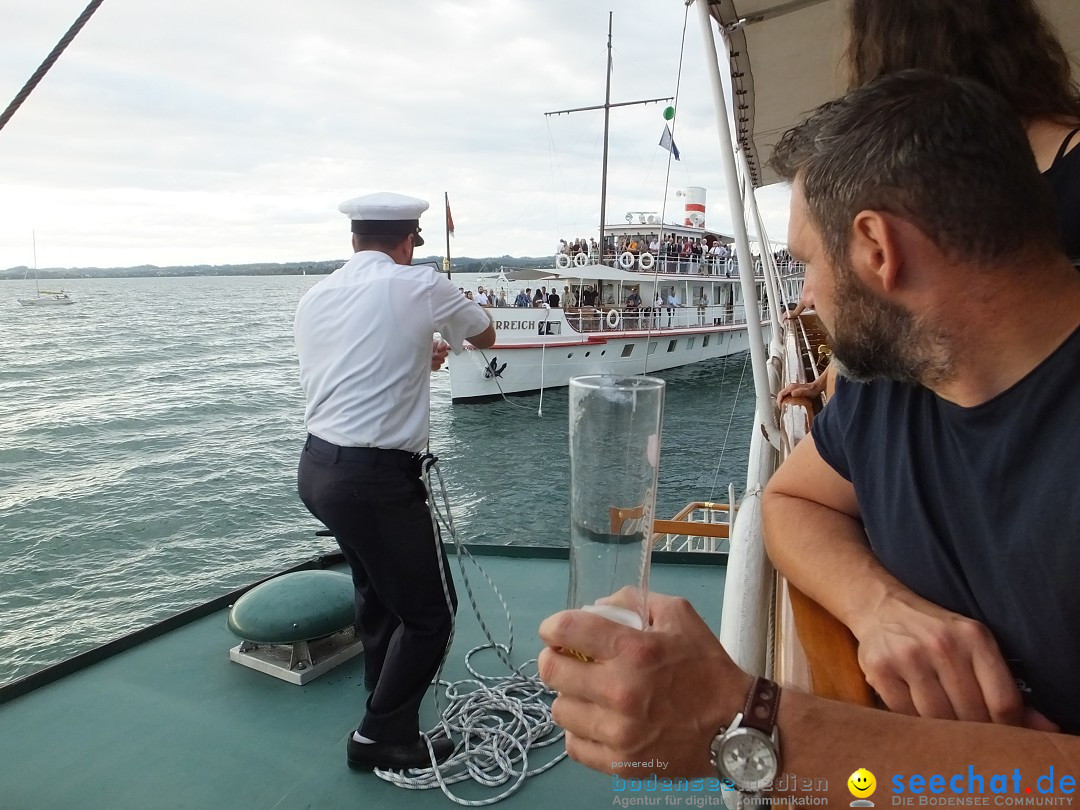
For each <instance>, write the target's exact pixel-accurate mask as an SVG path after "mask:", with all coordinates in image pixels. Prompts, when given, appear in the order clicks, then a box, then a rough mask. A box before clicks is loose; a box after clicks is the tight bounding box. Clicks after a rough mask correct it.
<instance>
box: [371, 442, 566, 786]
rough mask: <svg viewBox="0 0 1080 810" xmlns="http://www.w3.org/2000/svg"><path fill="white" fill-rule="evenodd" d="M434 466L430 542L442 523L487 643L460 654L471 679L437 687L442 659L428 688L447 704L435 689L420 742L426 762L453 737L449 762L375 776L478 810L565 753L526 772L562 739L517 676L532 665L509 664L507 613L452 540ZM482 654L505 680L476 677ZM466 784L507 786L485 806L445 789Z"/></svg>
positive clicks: (545, 698)
mask: <svg viewBox="0 0 1080 810" xmlns="http://www.w3.org/2000/svg"><path fill="white" fill-rule="evenodd" d="M437 462H438V459H436V458H435V457H434V456H431V455H430V454H428V456H427V457H426V459H425V461H424V467H423V474H424V485H425V487H426V488H427V493H428V505H429V508H430V511H431V525H432V529H433V531H434V534H435V542H436V543H440V542H441V532H440V524H442V526H445V528H446V531H447V534H448V535H449V537H450V539H451V540H452V541H453V542H454V546H455V548H456V549H457V554H456V556H457V560H458V566H459V567H460V569H461V577H462V582H463V583H464V585H465V591H466V593H467V594H468V596H469V604H470V605H472V609H473V613H474V614H475V615H476V618H477V620H478V621H479V622H480V628H481V630H483V632H484V637H485V638H486V639H487V643H486V644H481V645H479V646H477V647H473V648H472V649H471V650H469V651H468V652H467V653H466V654H465V667H466V668H467V669H468V670H469V674H470V675H472V676H473V677H472V678H466V679H464V680H461V681H457V682H456V683H450V682H449V681H445V680H443V679H442V669H443V664H445V662H446V659H445V657H444V658H443V663H442V664H440V665H439V672H438V674H437V675H436V676H435V683H436V684H437V686H438V687H439V688H442V690H443V692H442V694H443V696H444V697H445V698H446V699H447V700H448V701H449V703H448V705H447V706H446V708H440V702H441V701H440V699H439V698H440V695H439V690H438V689H436V691H435V708H436V710H437V711H438V712H439V714H440V717H441V719H440V721H439V723H438V725H437V726H436V727H435V728H434V729H432V730H431V731H430V732H428V733H427V734H425V735H424V738H425V743H426V744H427V747H428V755H429V756H430V757H431V759H432V762H433V763H434V760H435V754H434V751H433V749H432V747H431V741H432V740H433V739H439V738H441V737H450V735H451V734H454V735H460V736H461V741H460V742H459V743H458V744H457V747H456V748H455V749H454V753H453V755H452V756H451V757H450V758H449V759H447V760H446V761H445V762H443V763H441V764H439V765H433V766H432V767H428V768H413V769H411V770H408V771H405V772H401V771H387V770H376V771H375V773H376V775H378V776H379V778H380V779H384V780H386V781H387V782H390V783H391V784H394V785H397V786H398V787H402V788H406V789H408V790H431V789H434V788H436V787H437V788H439V789H440V790H442V792H443V793H444V794H445V795H446V797H447V798H448V799H450V800H451V801H452V802H454V803H456V804H460V805H464V806H466V807H483V806H484V805H489V804H494V803H495V802H498V801H501V800H503V799H505V798H506V797H508V796H510V795H512V794H513V793H514V792H515V791H517V790H518V788H520V787H521V785H522V784H523V783H524V781H525V778H526V777H528V776H535V775H537V774H540V773H543V772H544V771H546V770H549V769H550V768H553V767H555V765H556V764H558V763H559V762H560V761H562V760H563V759H564V758H565V757H566V751H565V750H564V751H561V752H560V753H559V754H558V755H557V756H556V757H554V758H553V759H551V760H550V761H549V762H547V763H545V764H543V765H541V766H539V767H536V768H533V769H532V770H530V769H529V753H530V751H533V750H534V749H538V748H544V747H547V746H549V745H554V744H556V743H558V742H559V741H561V740H562V739H563V736H564V732H563V731H562V729H560V728H559V727H558V726H556V725H555V722H554V721H553V720H552V718H551V701H552V700H553V699H554V697H555V693H554V692H552V691H551V690H549V689H548V688H547V687H546V686H544V684H543V683H542V682H541V681H540V679H539V677H538V676H537V675H535V674H526V673H525V672H523V670H524V669H525V668H526V667H531V668H533V669H535V668H534V667H533V665H535V664H536V659H535V658H532V659H530V660H528V661H526V662H525V663H523V664H521V665H520V666H515V665H514V664H513V662H512V661H511V658H510V655H511V652H512V651H513V646H514V624H513V618H512V617H511V615H510V609H509V608H508V607H507V605H506V600H504V599H503V597H502V594H501V593H500V592H499V589H498V588H497V587H496V586H495V583H494V582H492V581H491V578H490V577H489V576H488V575H487V573H486V572H485V571H484V569H483V568H481V567H480V564H479V563H478V562H477V561H476V558H475V557H473V556H472V555H471V554H469V552H468V550H467V549H466V548H464V546H463V545H462V544H461V543H459V542H458V541H457V532H456V529H455V527H454V519H453V515H452V514H451V512H450V501H449V498H448V496H447V494H446V486H445V484H444V483H443V478H442V473H441V472H440V471H439V469H438V467H437V466H436V464H437ZM433 472H434V474H435V476H436V477H437V478H438V485H439V494H440V496H441V499H442V505H441V506H440V503H439V501H438V500H437V499H436V498H435V491H434V487H433V486H432V473H433ZM465 557H468V558H469V559H470V560H471V561H472V563H473V565H475V566H476V569H477V570H478V571H479V572H480V574H481V575H482V576H483V577H484V580H485V581H486V582H487V583H488V585H489V586H490V587H491V589H492V591H493V592H494V593H495V596H496V597H497V598H498V600H499V603H500V604H501V605H502V607H503V612H504V614H505V616H506V623H507V628H508V630H509V639H508V641H507V642H506V643H505V644H504V643H502V642H497V641H495V639H494V638H493V637H492V634H491V632H490V631H489V630H488V627H487V624H486V623H485V622H484V619H483V617H482V616H481V615H480V609H479V607H478V606H477V604H476V597H475V595H474V594H473V591H472V586H471V584H470V582H469V578H468V576H467V575H466V572H465ZM438 558H439V573H440V576H441V577H442V583H443V595H444V596H445V597H446V605H447V609H448V610H450V613H451V614H453V612H454V611H453V606H452V603H451V600H450V589H449V587H448V586H447V581H446V578H447V576H448V572H447V571H445V570H444V568H443V564H442V554H439V555H438ZM455 629H456V626H455ZM454 634H455V633H454V631H453V630H452V631H451V634H450V640H449V641H448V642H447V644H446V651H447V653H449V651H450V648H451V646H452V645H453V642H454ZM484 650H494V651H495V654H496V655H497V656H498V657H499V659H500V661H501V662H502V663H503V665H504V666H505V667H506V668H507V669H508V670H509V673H508V674H506V675H483V674H481V673H480V672H478V671H477V669H476V668H475V667H474V666H473V663H472V658H473V656H474V655H476V654H477V653H480V652H482V651H484ZM466 780H472V781H474V782H476V783H478V784H481V785H483V786H485V787H491V788H494V787H499V786H501V785H507V787H506V788H505V789H504V790H503V791H502V792H500V793H499V794H497V795H495V796H492V797H491V798H488V799H482V800H469V799H463V798H461V797H460V796H457V795H455V794H454V793H453V792H452V791H451V790H450V785H453V784H456V783H458V782H464V781H466Z"/></svg>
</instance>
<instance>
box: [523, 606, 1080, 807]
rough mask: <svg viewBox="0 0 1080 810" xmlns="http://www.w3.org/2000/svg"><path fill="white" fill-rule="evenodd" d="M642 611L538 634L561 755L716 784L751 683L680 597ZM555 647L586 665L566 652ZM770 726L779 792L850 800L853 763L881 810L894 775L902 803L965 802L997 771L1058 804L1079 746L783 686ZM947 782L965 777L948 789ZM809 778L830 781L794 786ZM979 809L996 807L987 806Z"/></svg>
mask: <svg viewBox="0 0 1080 810" xmlns="http://www.w3.org/2000/svg"><path fill="white" fill-rule="evenodd" d="M649 606H650V607H649V609H650V614H651V615H650V619H651V625H650V629H649V630H648V631H640V630H633V629H631V628H628V627H623V626H621V625H616V624H614V623H613V622H609V621H607V620H606V619H603V618H602V617H599V616H596V615H594V614H589V613H586V612H584V611H564V612H562V613H558V614H556V615H554V616H552V617H550V618H548V619H547V620H546V621H545V622H544V623H543V624H542V625H541V627H540V636H541V638H542V639H543V640H544V642H545V643H546V644H547V645H548V648H547V649H545V650H544V651H543V652H542V653H541V655H540V661H539V668H540V676H541V677H542V678H543V680H544V682H545V683H546V684H548V686H549V687H551V688H552V689H554V690H556V691H558V693H559V697H558V698H557V699H556V700H555V703H554V706H553V712H554V718H555V721H556V722H557V723H558V724H559V725H561V726H563V727H564V728H565V729H566V730H567V738H566V750H567V751H568V752H569V754H570V756H571V757H573V758H574V759H576V760H578V761H579V762H581V763H583V764H585V765H587V766H589V767H591V768H594V769H596V770H599V771H603V772H606V773H617V774H619V775H621V776H625V777H631V776H636V777H642V776H647V775H649V774H651V773H654V772H655V773H657V775H658V776H659V777H660V778H669V779H674V778H680V777H682V778H694V777H710V776H711V777H715V776H716V771H715V769H714V768H713V767H712V766H711V765H710V764H709V742H710V740H711V739H712V737H713V735H715V734H716V733H717V732H719V731H720V730H722V729H723V728H726V727H727V725H728V724H729V723H730V722H731V721H732V719H733V718H734V716H735V713H736V712H738V711H741V709H742V705H743V702H744V700H745V698H746V692H747V690H748V689H749V686H750V682H751V678H750V676H749V675H748V674H747V673H745V672H743V671H742V670H740V669H739V668H738V667H736V666H735V664H734V663H733V662H732V661H731V659H730V658H729V657H728V655H727V653H726V651H725V650H724V648H723V647H722V646H721V645H720V643H719V641H718V640H717V639H716V637H715V636H714V635H713V634H712V632H711V631H710V630H709V628H708V626H707V625H706V624H705V623H704V622H703V621H702V620H701V618H700V617H699V616H698V615H697V614H696V613H695V612H694V610H693V608H691V607H690V605H689V603H687V602H686V601H685V600H683V599H675V598H672V597H668V596H661V595H658V594H651V595H650V596H649ZM561 649H573V650H576V651H579V652H581V653H583V654H585V655H587V656H588V657H589V658H591V659H592V660H591V661H589V662H583V661H581V660H579V659H577V658H574V657H571V656H568V655H563V654H561V653H560V652H559V650H561ZM777 725H778V728H779V730H780V748H781V761H782V768H783V772H784V773H786V774H790V775H792V776H795V777H797V780H796V788H795V790H794V791H783V792H782V793H778V794H777V795H804V796H805V795H807V794H811V795H821V794H823V793H824V794H825V795H827V796H829V797H830V798H831V799H832V802H831V805H832V806H835V805H836V804H838V803H839V804H842V805H843V806H845V807H846V806H847V804H848V803H849V802H850V800H851V796H850V795H849V794H848V791H847V778H848V776H849V775H850V774H851V773H852V772H853V771H854V770H855V769H857V768H860V767H862V768H867V769H868V770H870V771H871V772H873V773H874V774H875V775H876V776H877V779H878V791H879V796H881V800H878V801H877V806H878V807H881V806H883V805H888V804H889V803H890V802H889V798H888V797H889V795H890V794H892V795H893V796H895V795H896V794H897V793H898V792H899V791H898V790H897V787H898V783H897V781H896V777H897V776H899V777H901V779H902V781H901V782H900V783H899V786H902V788H903V792H902V793H900V795H904V796H907V797H910V796H912V794H913V793H916V792H921V793H923V794H926V793H932V792H944V794H945V795H955V793H952V792H951V788H953V787H956V786H958V787H959V788H960V791H961V792H962V793H964V794H969V795H970V794H971V793H975V794H976V795H978V794H979V793H981V794H982V796H984V797H986V796H990V794H992V793H994V792H995V789H994V788H993V787H992V786H991V782H990V780H991V777H992V776H993V775H995V774H1003V775H1005V778H1004V779H1003V780H1002V781H1003V782H1004V783H1005V786H1006V787H1005V792H1007V793H1009V794H1011V795H1012V796H1019V797H1026V796H1027V795H1029V794H1028V793H1026V789H1027V788H1030V789H1031V794H1030V795H1032V796H1040V795H1068V794H1069V793H1071V792H1072V791H1073V790H1074V789H1075V787H1076V783H1075V778H1074V775H1075V774H1076V773H1077V770H1078V769H1080V738H1078V737H1072V736H1067V735H1061V734H1053V733H1049V732H1040V731H1032V730H1029V729H1021V728H1015V727H1011V726H1001V725H991V724H987V723H965V722H955V721H945V720H931V719H927V718H919V717H910V716H905V715H900V714H892V713H889V712H884V711H878V710H875V709H865V708H861V707H857V706H850V705H846V704H842V703H837V702H834V701H829V700H824V699H822V698H817V697H814V696H811V695H806V694H803V693H799V692H796V691H793V690H784V692H783V693H782V695H781V698H780V712H779V715H778V718H777ZM650 761H653V762H656V761H660V762H662V763H663V768H662V769H660V768H658V767H656V766H655V765H654V766H652V767H648V766H642V765H638V766H632V765H627V764H626V763H635V762H636V763H641V762H645V763H648V762H650ZM1051 765H1053V766H1054V778H1053V782H1052V784H1050V785H1049V790H1048V792H1046V793H1045V794H1044V793H1042V792H1041V791H1042V789H1043V787H1047V784H1048V783H1047V780H1045V779H1044V780H1040V781H1039V782H1038V783H1037V781H1036V780H1038V779H1039V777H1040V776H1044V775H1046V774H1048V773H1049V772H1050V766H1051ZM969 767H970V768H971V771H972V772H973V773H975V774H983V775H984V776H983V779H982V785H983V787H982V789H981V790H977V789H975V788H971V789H969V788H968V778H969ZM916 774H917V775H921V776H922V777H923V781H922V783H921V784H918V783H917V782H912V781H910V780H911V777H912V776H913V775H916ZM935 774H939V775H941V776H942V777H943V784H944V789H943V791H932V790H928V784H929V783H928V780H929V779H930V778H931V776H932V775H935ZM957 774H960V775H962V778H961V779H960V780H959V781H958V782H956V783H954V784H953V785H950V779H951V778H952V777H953V776H954V775H957ZM1063 776H1065V780H1064V781H1062V777H1063ZM1014 777H1015V779H1016V782H1015V784H1016V787H1014ZM806 779H810V780H824V781H826V782H827V785H826V786H822V785H821V784H820V782H819V783H818V784H817V786H816V787H815V789H812V790H799V789H798V787H797V785H798V784H799V783H801V782H802V780H806ZM915 788H918V789H917V790H916V789H915ZM998 792H1001V791H998ZM874 798H875V799H876V800H877V799H878V796H875V797H874ZM1022 800H1023V799H1019V800H1018V801H1022ZM916 801H917V800H916ZM986 803H987V804H988V805H993V804H994V800H993V798H992V797H991V798H989V799H988V800H987V802H986Z"/></svg>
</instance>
